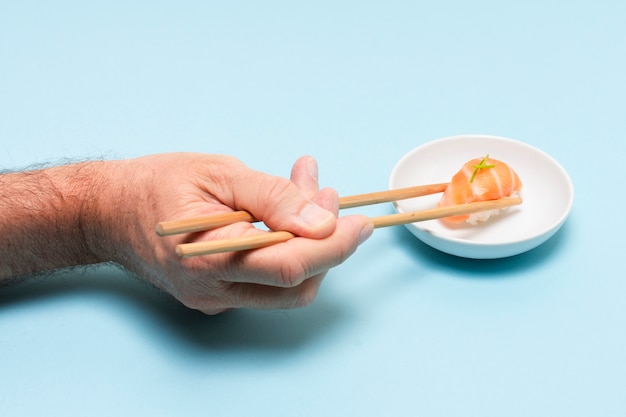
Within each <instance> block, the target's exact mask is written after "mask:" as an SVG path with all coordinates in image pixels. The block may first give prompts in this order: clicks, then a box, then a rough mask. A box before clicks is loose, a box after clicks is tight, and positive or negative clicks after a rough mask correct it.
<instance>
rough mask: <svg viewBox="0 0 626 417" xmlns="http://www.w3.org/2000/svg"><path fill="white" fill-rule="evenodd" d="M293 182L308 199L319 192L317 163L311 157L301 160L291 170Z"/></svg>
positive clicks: (304, 157)
mask: <svg viewBox="0 0 626 417" xmlns="http://www.w3.org/2000/svg"><path fill="white" fill-rule="evenodd" d="M291 182H293V183H294V184H295V185H296V186H297V187H298V188H299V189H300V192H301V193H302V194H303V195H304V196H305V197H306V198H308V199H313V197H315V194H316V193H317V192H318V191H319V184H318V169H317V162H316V161H315V159H314V158H312V157H310V156H303V157H301V158H299V159H298V160H297V161H296V163H295V164H294V165H293V168H292V169H291Z"/></svg>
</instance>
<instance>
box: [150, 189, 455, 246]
mask: <svg viewBox="0 0 626 417" xmlns="http://www.w3.org/2000/svg"><path fill="white" fill-rule="evenodd" d="M447 186H448V183H438V184H428V185H418V186H414V187H406V188H397V189H395V190H387V191H378V192H374V193H365V194H358V195H353V196H348V197H341V198H340V199H339V208H340V209H345V208H352V207H359V206H366V205H371V204H379V203H385V202H389V201H397V200H405V199H408V198H413V197H421V196H425V195H428V194H435V193H440V192H443V190H445V188H446V187H447ZM256 221H257V220H256V219H255V218H254V216H253V215H252V214H250V213H248V212H247V211H243V210H241V211H232V212H227V213H222V214H214V215H210V216H199V217H193V218H189V219H181V220H171V221H164V222H160V223H159V224H157V226H156V233H157V235H159V236H171V235H177V234H183V233H194V232H201V231H205V230H211V229H216V228H218V227H222V226H226V225H229V224H232V223H236V222H256Z"/></svg>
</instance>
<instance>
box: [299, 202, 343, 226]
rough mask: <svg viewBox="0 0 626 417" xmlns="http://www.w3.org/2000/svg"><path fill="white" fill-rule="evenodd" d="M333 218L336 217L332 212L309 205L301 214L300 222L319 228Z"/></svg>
mask: <svg viewBox="0 0 626 417" xmlns="http://www.w3.org/2000/svg"><path fill="white" fill-rule="evenodd" d="M333 217H335V216H333V214H332V213H331V212H330V211H328V210H324V209H323V208H321V207H320V206H317V205H315V204H308V205H307V206H306V207H304V209H302V211H301V212H300V220H302V222H303V223H304V224H307V225H309V226H318V225H320V224H323V223H326V222H328V221H330V220H331V219H332V218H333Z"/></svg>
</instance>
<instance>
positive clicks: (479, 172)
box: [438, 155, 522, 224]
mask: <svg viewBox="0 0 626 417" xmlns="http://www.w3.org/2000/svg"><path fill="white" fill-rule="evenodd" d="M521 189H522V182H521V181H520V179H519V177H518V176H517V173H516V172H515V171H513V169H512V168H511V167H510V166H508V165H507V164H506V163H504V162H502V161H499V160H497V159H493V158H489V155H487V156H486V157H484V158H476V159H472V160H471V161H468V162H466V163H465V165H463V167H462V168H461V170H459V172H457V173H456V174H455V175H454V177H452V180H451V181H450V184H449V185H448V187H446V189H445V191H444V192H443V196H442V197H441V200H440V201H439V204H438V206H439V207H447V206H454V205H457V204H465V203H473V202H476V201H488V200H498V199H500V198H503V197H511V196H517V195H519V193H520V191H521ZM493 214H495V213H493ZM470 216H472V215H469V214H466V215H462V216H454V217H446V218H445V219H444V220H445V221H447V222H451V223H460V222H462V221H469V220H470ZM487 217H488V216H487ZM475 218H478V219H480V220H486V218H484V219H482V218H480V216H478V217H475ZM473 219H474V218H472V220H473ZM470 222H471V223H474V224H475V221H470Z"/></svg>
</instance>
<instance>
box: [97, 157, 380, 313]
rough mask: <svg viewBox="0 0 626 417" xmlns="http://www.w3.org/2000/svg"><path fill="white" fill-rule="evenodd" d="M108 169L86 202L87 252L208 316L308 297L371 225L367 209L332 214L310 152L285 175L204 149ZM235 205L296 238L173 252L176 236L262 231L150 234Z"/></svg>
mask: <svg viewBox="0 0 626 417" xmlns="http://www.w3.org/2000/svg"><path fill="white" fill-rule="evenodd" d="M107 167H108V177H109V179H108V180H107V182H106V185H105V186H104V187H103V189H104V190H105V191H104V192H103V193H102V194H101V195H100V196H99V197H98V198H96V200H95V201H94V202H93V203H92V204H90V210H91V211H92V212H94V213H93V214H94V215H93V216H90V217H93V218H97V219H101V220H100V221H99V222H97V224H95V225H94V228H93V229H92V232H93V233H91V234H90V235H93V236H94V237H95V239H92V240H91V245H92V251H93V252H94V253H101V254H102V256H104V258H103V260H107V261H108V260H112V261H115V262H117V263H119V264H121V265H122V266H124V267H125V268H127V269H128V270H130V271H131V272H133V273H135V274H137V275H138V276H139V277H140V278H142V279H146V280H148V281H150V282H152V283H153V284H155V285H156V286H158V287H160V288H161V289H163V290H165V291H166V292H168V293H170V294H172V295H173V296H174V297H175V298H177V299H178V300H179V301H181V302H182V303H183V304H185V305H186V306H188V307H190V308H193V309H197V310H201V311H203V312H204V313H207V314H216V313H219V312H221V311H224V310H226V309H230V308H239V307H251V308H294V307H302V306H306V305H308V304H310V303H311V302H312V301H313V300H314V299H315V296H316V294H317V291H318V289H319V286H320V284H321V282H322V280H323V278H324V276H325V275H326V273H327V272H328V270H329V269H330V268H332V267H334V266H336V265H338V264H340V263H342V262H343V261H345V260H346V259H347V258H348V257H349V256H350V255H351V254H352V253H353V252H354V251H355V250H356V248H357V246H358V245H359V244H360V243H361V242H363V241H364V240H365V239H367V238H368V237H369V236H370V235H371V233H372V230H373V226H372V224H371V223H370V221H369V220H368V219H367V218H366V217H364V216H359V215H352V216H345V217H342V218H339V219H337V217H336V216H337V211H338V198H337V194H336V192H335V191H334V190H332V189H323V190H319V187H318V180H317V164H316V162H315V160H314V159H313V158H311V157H302V158H300V159H299V160H298V161H297V162H296V163H295V164H294V166H293V169H292V172H291V180H287V179H285V178H279V177H274V176H271V175H267V174H263V173H260V172H257V171H254V170H251V169H249V168H247V167H246V166H245V165H244V164H243V163H241V162H240V161H238V160H237V159H234V158H231V157H226V156H217V155H206V154H189V153H176V154H162V155H153V156H147V157H142V158H137V159H131V160H124V161H115V162H114V163H113V164H110V165H108V166H107ZM233 210H247V211H249V212H250V213H252V214H253V215H254V216H255V217H256V218H257V219H260V220H262V221H263V222H264V223H265V224H266V225H267V226H268V227H269V228H270V229H272V230H287V231H290V232H292V233H294V234H295V235H296V236H298V237H296V238H294V239H291V240H289V241H287V242H284V243H280V244H277V245H273V246H270V247H266V248H261V249H256V250H251V251H245V252H236V253H222V254H214V255H208V256H202V257H194V258H187V259H180V258H179V257H178V256H177V255H176V253H175V247H176V245H177V244H179V243H184V242H196V241H205V240H213V239H226V238H231V237H238V236H247V235H252V234H259V233H266V232H265V231H263V230H259V229H256V228H255V227H254V226H253V225H252V224H250V223H236V224H233V225H229V226H225V227H222V228H219V229H216V230H212V231H207V232H201V233H194V234H188V235H181V236H169V237H158V236H157V235H156V233H155V232H154V226H155V225H156V224H157V223H158V222H159V221H161V220H166V219H167V220H171V219H179V218H187V217H194V216H199V215H207V214H215V213H223V212H229V211H233Z"/></svg>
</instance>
